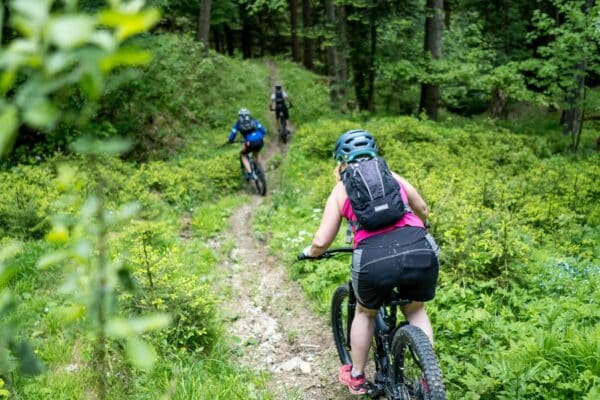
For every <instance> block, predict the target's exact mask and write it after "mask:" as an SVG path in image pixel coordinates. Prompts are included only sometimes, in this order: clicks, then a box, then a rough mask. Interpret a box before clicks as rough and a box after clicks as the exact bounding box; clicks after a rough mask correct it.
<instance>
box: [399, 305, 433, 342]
mask: <svg viewBox="0 0 600 400" xmlns="http://www.w3.org/2000/svg"><path fill="white" fill-rule="evenodd" d="M401 309H402V313H403V314H404V316H405V317H406V319H407V320H408V322H410V324H411V325H414V326H418V327H419V328H421V330H422V331H423V332H425V334H426V335H427V337H428V338H429V341H430V342H431V345H432V346H433V328H432V327H431V322H430V321H429V317H428V316H427V311H425V303H423V302H421V301H413V302H412V303H410V304H407V305H405V306H402V307H401Z"/></svg>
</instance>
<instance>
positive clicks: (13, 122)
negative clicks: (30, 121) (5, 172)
mask: <svg viewBox="0 0 600 400" xmlns="http://www.w3.org/2000/svg"><path fill="white" fill-rule="evenodd" d="M18 126H19V121H18V116H17V108H16V107H15V106H12V105H9V106H6V107H5V108H4V109H3V110H2V111H1V114H0V157H3V156H4V155H6V154H8V152H10V150H11V149H12V146H13V144H14V142H15V137H16V133H17V127H18Z"/></svg>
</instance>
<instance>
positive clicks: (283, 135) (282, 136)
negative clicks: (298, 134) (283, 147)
mask: <svg viewBox="0 0 600 400" xmlns="http://www.w3.org/2000/svg"><path fill="white" fill-rule="evenodd" d="M288 134H289V132H288V130H287V127H286V126H285V118H283V117H280V118H279V138H280V139H281V141H282V142H283V143H284V144H285V143H287V139H288Z"/></svg>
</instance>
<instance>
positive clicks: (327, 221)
mask: <svg viewBox="0 0 600 400" xmlns="http://www.w3.org/2000/svg"><path fill="white" fill-rule="evenodd" d="M343 195H344V192H343V186H341V183H339V182H338V184H337V185H336V186H335V187H334V188H333V190H332V191H331V194H330V195H329V198H328V199H327V203H326V204H325V210H323V217H322V218H321V225H320V226H319V229H318V230H317V233H315V237H314V239H313V242H312V245H311V246H310V250H309V251H308V255H309V256H310V257H316V256H318V255H320V254H322V253H323V252H324V251H325V250H327V248H328V247H329V245H330V244H331V242H333V241H334V239H335V236H336V235H337V233H338V230H339V229H340V224H341V222H342V210H341V207H340V199H341V198H342V197H343ZM341 204H343V199H342V202H341Z"/></svg>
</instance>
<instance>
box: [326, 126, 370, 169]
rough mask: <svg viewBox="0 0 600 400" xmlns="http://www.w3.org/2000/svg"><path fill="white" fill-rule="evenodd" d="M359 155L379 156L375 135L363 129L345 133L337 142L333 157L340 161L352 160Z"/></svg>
mask: <svg viewBox="0 0 600 400" xmlns="http://www.w3.org/2000/svg"><path fill="white" fill-rule="evenodd" d="M359 156H369V157H370V158H373V157H377V146H376V145H375V139H373V136H372V135H371V134H370V133H369V132H367V131H363V130H362V129H354V130H351V131H348V132H345V133H343V134H342V135H341V136H340V137H339V138H338V140H337V142H335V149H334V150H333V158H335V159H336V160H338V161H345V162H352V161H353V160H354V159H356V157H359Z"/></svg>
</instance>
